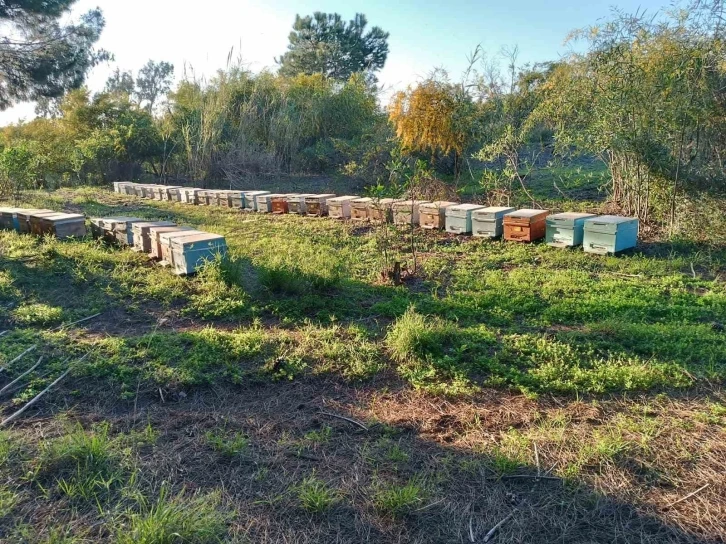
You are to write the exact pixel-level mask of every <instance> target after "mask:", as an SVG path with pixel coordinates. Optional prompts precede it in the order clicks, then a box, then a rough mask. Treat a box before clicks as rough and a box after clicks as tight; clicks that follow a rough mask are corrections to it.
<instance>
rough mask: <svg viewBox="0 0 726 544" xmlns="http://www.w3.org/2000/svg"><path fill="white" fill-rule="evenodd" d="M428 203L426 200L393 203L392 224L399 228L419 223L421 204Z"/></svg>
mask: <svg viewBox="0 0 726 544" xmlns="http://www.w3.org/2000/svg"><path fill="white" fill-rule="evenodd" d="M425 203H428V201H427V200H399V201H397V202H394V203H393V224H394V225H398V226H399V227H403V226H407V225H412V226H418V225H419V223H420V208H421V204H425Z"/></svg>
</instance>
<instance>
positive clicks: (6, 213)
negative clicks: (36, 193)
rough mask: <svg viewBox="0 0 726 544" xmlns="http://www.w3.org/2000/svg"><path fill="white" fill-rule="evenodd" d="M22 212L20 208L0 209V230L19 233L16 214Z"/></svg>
mask: <svg viewBox="0 0 726 544" xmlns="http://www.w3.org/2000/svg"><path fill="white" fill-rule="evenodd" d="M22 211H23V209H22V208H0V228H2V229H6V230H17V231H18V232H20V225H19V219H18V216H17V214H18V212H22Z"/></svg>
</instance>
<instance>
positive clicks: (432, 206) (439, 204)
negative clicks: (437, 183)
mask: <svg viewBox="0 0 726 544" xmlns="http://www.w3.org/2000/svg"><path fill="white" fill-rule="evenodd" d="M456 204H457V203H456V202H451V201H448V200H436V201H434V202H424V203H423V204H421V205H420V208H421V209H422V210H423V209H426V210H440V209H441V208H448V207H450V206H456Z"/></svg>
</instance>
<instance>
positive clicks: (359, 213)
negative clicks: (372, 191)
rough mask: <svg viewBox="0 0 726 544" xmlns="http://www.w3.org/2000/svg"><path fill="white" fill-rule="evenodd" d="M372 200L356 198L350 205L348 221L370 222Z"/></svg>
mask: <svg viewBox="0 0 726 544" xmlns="http://www.w3.org/2000/svg"><path fill="white" fill-rule="evenodd" d="M372 202H373V199H372V198H370V197H364V198H356V199H355V200H353V201H352V202H351V203H350V219H351V221H357V222H359V223H366V222H368V221H369V220H370V209H371V203H372Z"/></svg>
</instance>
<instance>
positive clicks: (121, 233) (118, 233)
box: [103, 217, 146, 247]
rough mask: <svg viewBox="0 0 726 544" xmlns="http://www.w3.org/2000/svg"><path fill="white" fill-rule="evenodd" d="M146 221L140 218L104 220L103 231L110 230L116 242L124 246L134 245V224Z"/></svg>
mask: <svg viewBox="0 0 726 544" xmlns="http://www.w3.org/2000/svg"><path fill="white" fill-rule="evenodd" d="M145 221H146V219H141V218H140V217H116V218H110V219H107V220H104V222H103V229H104V230H110V231H111V232H112V233H113V237H114V238H115V239H116V241H117V242H118V243H119V244H121V245H124V246H132V247H133V245H134V231H133V224H134V223H143V222H145Z"/></svg>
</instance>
